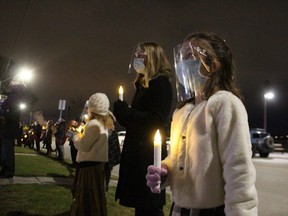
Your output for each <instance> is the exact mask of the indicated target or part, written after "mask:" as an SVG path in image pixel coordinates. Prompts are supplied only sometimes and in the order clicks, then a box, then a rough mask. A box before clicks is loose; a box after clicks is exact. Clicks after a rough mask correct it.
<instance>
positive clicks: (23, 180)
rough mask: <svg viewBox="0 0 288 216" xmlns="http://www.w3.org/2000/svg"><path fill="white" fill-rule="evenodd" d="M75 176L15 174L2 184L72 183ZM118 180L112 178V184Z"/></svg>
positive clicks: (0, 180)
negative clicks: (27, 175)
mask: <svg viewBox="0 0 288 216" xmlns="http://www.w3.org/2000/svg"><path fill="white" fill-rule="evenodd" d="M73 180H74V179H73V178H63V177H43V176H34V177H21V176H14V178H6V179H0V185H7V184H57V185H72V184H73ZM116 184H117V181H115V180H110V186H116Z"/></svg>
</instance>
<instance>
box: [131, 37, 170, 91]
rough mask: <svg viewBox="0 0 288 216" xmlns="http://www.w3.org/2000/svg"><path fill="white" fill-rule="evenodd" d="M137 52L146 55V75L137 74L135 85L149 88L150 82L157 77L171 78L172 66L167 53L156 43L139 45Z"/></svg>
mask: <svg viewBox="0 0 288 216" xmlns="http://www.w3.org/2000/svg"><path fill="white" fill-rule="evenodd" d="M137 50H140V51H142V52H143V53H145V54H146V56H147V58H146V65H145V75H143V74H139V73H137V76H136V79H135V80H134V84H136V83H137V82H139V83H140V85H142V86H143V87H145V88H148V87H149V81H150V80H151V79H153V78H154V77H156V76H159V75H164V76H167V77H169V78H170V77H171V76H172V74H171V66H170V63H169V61H168V59H167V57H166V54H165V51H164V50H163V49H162V47H161V46H160V45H158V44H157V43H155V42H144V43H139V44H138V45H137Z"/></svg>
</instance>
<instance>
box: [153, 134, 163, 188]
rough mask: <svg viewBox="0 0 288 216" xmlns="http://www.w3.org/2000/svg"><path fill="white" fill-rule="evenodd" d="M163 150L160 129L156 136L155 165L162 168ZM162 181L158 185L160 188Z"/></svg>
mask: <svg viewBox="0 0 288 216" xmlns="http://www.w3.org/2000/svg"><path fill="white" fill-rule="evenodd" d="M161 151H162V140H161V135H160V131H159V130H157V131H156V134H155V137H154V166H156V167H157V168H160V169H161ZM160 183H161V182H159V184H158V185H157V186H156V188H159V190H160Z"/></svg>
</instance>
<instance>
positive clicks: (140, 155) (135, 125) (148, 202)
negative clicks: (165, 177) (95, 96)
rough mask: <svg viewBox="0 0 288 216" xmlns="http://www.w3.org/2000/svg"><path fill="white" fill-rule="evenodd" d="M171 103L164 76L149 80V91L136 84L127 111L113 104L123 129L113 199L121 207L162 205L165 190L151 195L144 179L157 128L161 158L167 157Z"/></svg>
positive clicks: (152, 155)
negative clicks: (167, 130)
mask: <svg viewBox="0 0 288 216" xmlns="http://www.w3.org/2000/svg"><path fill="white" fill-rule="evenodd" d="M118 102H119V101H118ZM171 104H172V86H171V84H170V82H169V79H168V77H166V76H158V77H156V78H154V79H152V80H150V82H149V88H143V87H140V86H139V85H138V86H137V85H136V93H135V95H134V98H133V101H132V105H131V108H130V107H128V106H119V105H117V102H115V103H114V114H115V116H116V118H117V120H118V121H119V123H120V124H121V125H122V126H124V127H126V136H125V140H124V145H123V149H122V155H121V162H120V170H119V180H118V185H117V190H116V197H115V198H116V200H117V199H119V200H120V201H119V203H120V204H121V205H124V206H127V207H134V208H137V207H138V208H157V207H161V206H163V205H165V190H162V192H161V194H153V193H152V192H151V191H150V188H149V187H148V186H147V185H146V178H145V176H146V174H147V167H148V166H149V165H152V164H153V157H154V145H153V140H154V136H155V133H156V130H157V129H160V133H161V136H162V159H164V158H165V157H166V156H167V150H166V145H165V137H166V133H165V126H166V125H168V116H169V113H170V109H171Z"/></svg>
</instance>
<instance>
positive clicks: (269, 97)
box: [264, 91, 274, 131]
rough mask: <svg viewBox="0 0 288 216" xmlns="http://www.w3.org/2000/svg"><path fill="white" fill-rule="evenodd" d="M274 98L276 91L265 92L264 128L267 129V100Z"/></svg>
mask: <svg viewBox="0 0 288 216" xmlns="http://www.w3.org/2000/svg"><path fill="white" fill-rule="evenodd" d="M273 98H274V93H273V92H271V91H269V92H266V93H265V94H264V130H265V131H267V101H268V100H272V99H273Z"/></svg>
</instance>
